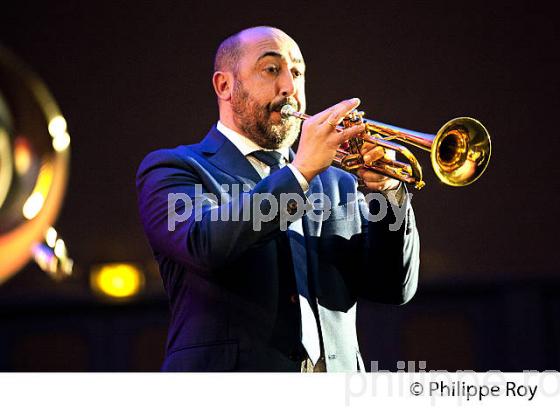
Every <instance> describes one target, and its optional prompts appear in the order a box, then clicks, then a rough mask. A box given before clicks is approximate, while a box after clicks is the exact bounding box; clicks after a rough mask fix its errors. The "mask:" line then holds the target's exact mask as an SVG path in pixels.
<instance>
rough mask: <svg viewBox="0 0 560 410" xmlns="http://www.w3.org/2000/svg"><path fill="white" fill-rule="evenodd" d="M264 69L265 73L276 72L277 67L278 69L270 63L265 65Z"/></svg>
mask: <svg viewBox="0 0 560 410" xmlns="http://www.w3.org/2000/svg"><path fill="white" fill-rule="evenodd" d="M265 71H266V72H267V73H270V74H278V71H279V69H278V67H276V66H272V65H271V66H268V67H266V68H265Z"/></svg>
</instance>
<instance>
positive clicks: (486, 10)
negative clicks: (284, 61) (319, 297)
mask: <svg viewBox="0 0 560 410" xmlns="http://www.w3.org/2000/svg"><path fill="white" fill-rule="evenodd" d="M555 16H556V13H555V11H554V10H552V9H547V8H545V7H544V6H542V5H541V4H539V2H536V1H513V2H507V3H506V2H504V3H499V2H490V1H485V2H442V1H439V2H410V3H408V2H373V1H369V2H362V3H351V2H335V3H333V5H329V4H328V3H317V4H314V5H313V6H311V5H308V3H305V2H272V3H266V2H255V3H253V4H248V3H244V4H235V3H234V2H227V3H225V2H224V3H219V2H192V3H191V2H187V1H185V2H170V1H157V2H128V3H121V2H107V3H104V2H95V3H94V2H79V1H68V0H62V1H56V2H54V1H44V2H28V1H20V2H17V3H16V2H10V3H8V4H7V5H4V6H2V14H1V17H0V42H1V43H2V44H4V45H5V46H7V47H8V48H10V49H11V50H12V51H13V52H15V53H16V54H17V55H19V56H20V57H21V58H22V59H23V60H24V61H26V62H27V63H28V64H29V65H30V66H31V67H32V68H33V69H34V70H35V71H36V72H37V73H39V74H40V76H41V77H42V78H43V79H44V80H45V82H46V83H47V84H48V85H49V87H50V89H51V91H52V93H53V94H54V95H55V97H56V99H57V101H58V102H59V105H60V107H61V109H62V111H63V113H64V115H65V117H66V119H67V121H68V124H69V129H70V133H71V136H72V163H71V175H70V181H69V186H68V191H67V195H66V200H65V204H64V207H63V209H62V212H61V213H60V216H59V219H58V222H57V225H56V226H57V228H58V230H59V232H61V234H62V235H63V236H64V238H65V240H66V243H67V244H68V247H69V250H70V252H71V254H72V257H73V258H74V260H75V262H76V272H75V274H74V276H73V277H72V278H70V279H69V280H67V281H65V282H63V283H57V282H54V281H52V280H51V279H50V278H49V277H47V276H46V275H45V274H44V273H42V272H41V271H40V270H39V269H38V268H37V267H36V266H35V265H33V264H29V265H28V266H27V267H26V268H25V269H24V270H23V271H21V272H20V273H18V274H17V275H16V276H14V277H13V278H12V279H11V280H10V281H8V282H7V283H5V284H4V285H2V286H1V287H0V306H1V310H0V369H2V370H157V369H158V367H159V364H160V361H161V358H162V354H163V343H164V338H165V330H166V325H167V321H168V313H167V304H166V299H165V296H164V295H163V292H162V290H161V284H160V281H159V278H158V276H157V275H158V274H157V271H156V269H155V268H154V266H153V263H152V262H151V254H150V249H149V247H148V245H147V242H146V240H145V238H144V235H143V232H142V229H141V226H140V223H139V219H138V215H137V211H136V197H135V188H134V175H135V171H136V168H137V166H138V164H139V163H140V161H141V160H142V158H143V157H144V156H145V155H146V154H147V153H148V152H150V151H152V150H154V149H156V148H160V147H173V146H176V145H179V144H188V143H194V142H197V141H199V140H200V139H201V138H202V137H203V136H204V135H205V133H206V132H207V130H208V129H209V128H210V126H211V124H212V123H213V122H215V121H216V120H217V108H216V104H215V98H214V95H213V90H212V87H211V83H210V79H211V74H212V60H213V54H214V51H215V49H216V48H217V46H218V44H219V43H220V41H221V40H223V39H224V38H225V37H226V36H228V35H230V34H232V33H234V32H236V31H239V30H240V29H243V28H246V27H250V26H255V25H262V24H266V25H273V26H277V27H279V28H281V29H283V30H284V31H286V32H287V33H288V34H290V35H291V36H292V37H293V38H294V39H295V40H296V41H297V42H298V43H299V45H300V47H301V49H302V52H303V54H304V57H305V59H306V63H307V69H308V70H307V97H308V112H310V113H314V112H317V111H319V110H322V109H324V108H326V107H327V106H330V105H332V104H334V103H336V102H338V101H339V100H341V99H345V98H349V97H355V96H356V97H360V98H361V100H362V109H364V110H365V111H366V116H367V117H369V118H374V119H378V120H381V121H383V122H387V123H390V124H395V125H399V126H402V127H406V128H411V129H416V130H421V131H426V132H435V131H436V130H437V129H438V128H439V127H440V126H441V125H442V124H443V123H444V122H446V121H447V120H448V119H450V118H453V117H456V116H462V115H468V116H472V117H475V118H478V119H479V120H480V121H482V122H483V123H484V124H485V125H486V127H487V128H488V130H489V131H490V132H491V135H492V142H493V156H492V160H491V163H490V166H489V168H488V170H487V172H486V174H485V175H484V176H483V177H482V178H481V179H480V180H479V181H478V182H477V183H476V184H474V185H471V186H469V187H465V188H449V187H446V186H443V185H442V184H440V183H439V182H438V181H437V180H436V179H435V177H433V173H432V172H431V170H430V166H429V160H428V155H426V154H424V153H419V158H420V161H421V163H422V164H423V165H424V168H425V170H426V171H425V173H426V174H427V176H428V178H427V182H428V185H427V187H426V188H424V189H423V190H422V191H421V192H416V193H415V196H414V199H413V204H414V207H415V211H416V215H417V221H418V226H419V230H420V234H421V240H422V265H421V282H420V287H419V290H418V293H417V296H416V297H415V299H413V301H412V302H411V303H409V304H408V305H406V306H403V307H388V306H381V305H375V304H372V303H368V302H364V303H362V304H361V307H360V310H359V332H360V333H359V335H360V339H361V344H362V348H363V353H364V356H365V357H364V358H365V359H366V361H369V360H378V361H380V365H379V366H380V367H381V368H386V369H395V368H396V367H397V361H398V360H416V361H419V360H425V361H426V362H427V366H426V367H427V368H428V369H447V370H456V369H474V370H488V369H500V370H518V371H520V370H523V369H538V370H542V369H560V348H559V346H560V324H559V321H558V316H559V315H558V314H559V313H560V302H559V301H558V297H557V295H558V293H559V292H558V291H559V290H560V281H559V280H558V279H559V266H558V265H559V264H558V261H557V258H558V252H557V246H556V244H557V241H556V235H557V231H558V227H559V226H558V225H559V224H558V215H557V211H558V205H559V195H558V182H557V181H558V174H559V173H558V166H557V161H556V159H557V155H558V154H557V153H558V152H559V151H558V149H559V148H560V143H559V140H560V138H559V135H558V126H557V122H556V118H557V117H558V108H559V104H558V91H559V87H558V86H559V80H558V72H559V68H560V58H559V57H558V40H559V27H558V22H557V18H556V17H555ZM109 261H132V262H136V263H139V264H140V265H142V266H143V267H144V269H145V271H146V274H147V286H146V290H145V291H144V293H143V294H142V295H140V296H139V297H138V298H136V299H135V300H132V301H129V302H127V303H124V304H123V303H120V304H116V303H110V302H108V301H104V300H100V299H98V298H96V297H95V296H93V295H92V294H91V292H90V291H89V285H88V272H89V269H90V266H91V265H92V264H96V263H100V262H109Z"/></svg>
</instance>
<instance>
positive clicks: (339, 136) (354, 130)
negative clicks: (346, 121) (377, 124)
mask: <svg viewBox="0 0 560 410" xmlns="http://www.w3.org/2000/svg"><path fill="white" fill-rule="evenodd" d="M365 129H366V126H365V125H364V124H358V125H354V126H353V127H350V128H344V130H343V131H342V132H339V133H335V138H336V144H337V145H340V144H342V143H343V142H346V141H348V140H349V139H350V138H352V137H355V136H357V135H360V134H361V133H362V132H364V130H365Z"/></svg>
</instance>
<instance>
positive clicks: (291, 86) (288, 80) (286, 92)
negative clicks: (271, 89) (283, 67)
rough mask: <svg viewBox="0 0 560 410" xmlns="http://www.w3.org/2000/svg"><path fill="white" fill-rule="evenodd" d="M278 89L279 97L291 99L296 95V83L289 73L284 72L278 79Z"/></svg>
mask: <svg viewBox="0 0 560 410" xmlns="http://www.w3.org/2000/svg"><path fill="white" fill-rule="evenodd" d="M279 88H280V90H279V91H280V95H282V97H292V96H293V95H294V94H295V93H296V91H297V89H296V83H295V79H294V77H293V75H292V73H291V72H285V73H284V74H283V75H282V77H281V78H280V83H279Z"/></svg>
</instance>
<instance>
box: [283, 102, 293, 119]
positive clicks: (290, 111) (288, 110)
mask: <svg viewBox="0 0 560 410" xmlns="http://www.w3.org/2000/svg"><path fill="white" fill-rule="evenodd" d="M295 112H296V109H295V108H294V107H292V106H291V105H290V104H286V105H284V106H282V109H281V110H280V114H281V115H282V117H284V118H288V117H290V116H291V115H293V113H295Z"/></svg>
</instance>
